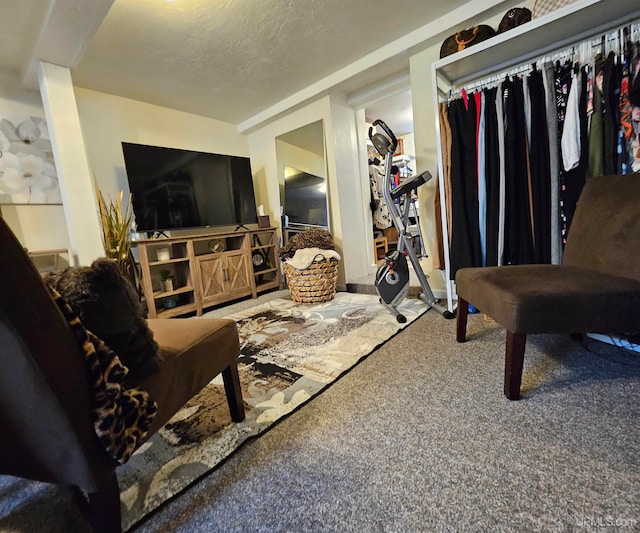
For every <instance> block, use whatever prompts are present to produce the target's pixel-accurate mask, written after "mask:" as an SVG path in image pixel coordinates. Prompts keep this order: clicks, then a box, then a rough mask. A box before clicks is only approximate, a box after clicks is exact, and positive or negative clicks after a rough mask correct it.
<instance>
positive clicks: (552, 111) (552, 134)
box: [543, 61, 562, 265]
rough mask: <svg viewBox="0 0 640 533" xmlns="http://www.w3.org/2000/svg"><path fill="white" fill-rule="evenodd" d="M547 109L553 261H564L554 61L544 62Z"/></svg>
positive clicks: (553, 262)
mask: <svg viewBox="0 0 640 533" xmlns="http://www.w3.org/2000/svg"><path fill="white" fill-rule="evenodd" d="M543 81H544V91H545V111H546V113H547V131H548V138H549V176H550V198H551V263H552V264H554V265H559V264H560V263H561V262H562V238H561V235H560V154H559V152H558V142H557V139H558V135H559V133H558V109H557V107H556V96H555V69H554V66H553V63H552V62H550V61H548V62H546V63H545V64H544V79H543Z"/></svg>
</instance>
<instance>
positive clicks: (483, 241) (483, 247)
mask: <svg viewBox="0 0 640 533" xmlns="http://www.w3.org/2000/svg"><path fill="white" fill-rule="evenodd" d="M475 97H476V113H477V119H476V120H477V132H478V133H477V135H476V149H477V153H478V230H479V232H480V256H481V262H480V265H481V266H486V265H487V176H486V171H485V121H484V105H485V100H484V93H483V92H478V93H475Z"/></svg>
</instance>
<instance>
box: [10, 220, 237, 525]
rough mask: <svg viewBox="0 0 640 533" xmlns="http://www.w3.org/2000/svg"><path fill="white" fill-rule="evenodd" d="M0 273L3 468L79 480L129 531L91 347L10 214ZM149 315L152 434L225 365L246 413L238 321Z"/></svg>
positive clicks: (94, 503)
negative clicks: (101, 416) (154, 353)
mask: <svg viewBox="0 0 640 533" xmlns="http://www.w3.org/2000/svg"><path fill="white" fill-rule="evenodd" d="M0 272H2V274H3V275H2V283H0V354H1V356H2V362H3V365H2V366H3V370H2V372H0V432H1V433H2V439H0V473H2V474H7V475H12V476H18V477H23V478H28V479H33V480H39V481H44V482H50V483H58V484H66V485H72V486H77V487H79V488H81V489H83V490H85V491H86V492H87V493H88V494H89V508H90V513H91V518H92V522H93V526H94V529H95V530H96V531H109V532H111V531H120V529H121V523H120V494H119V488H118V481H117V478H116V473H115V472H116V466H117V464H118V463H117V462H116V461H115V460H114V459H113V458H112V457H111V455H109V454H108V453H107V452H106V451H105V449H104V448H103V447H102V446H101V444H100V442H99V440H98V437H97V436H96V433H95V431H94V425H93V422H92V396H91V386H90V382H89V377H88V372H87V368H86V366H85V360H84V352H83V350H82V349H81V347H80V345H79V344H78V342H77V340H76V338H75V337H74V334H73V331H72V329H71V327H70V326H69V324H68V322H67V321H66V320H65V318H64V316H63V314H62V313H61V311H60V310H59V308H58V307H57V305H56V303H55V302H54V299H53V298H52V296H51V294H50V292H49V289H48V288H47V287H46V285H45V284H44V282H43V280H42V278H41V277H40V275H39V273H38V271H37V270H36V268H35V267H34V265H33V263H32V262H31V260H30V259H29V257H28V256H27V254H26V253H25V251H24V249H23V248H22V246H21V245H20V243H19V242H18V240H17V239H16V238H15V236H14V235H13V234H12V232H11V231H10V229H9V228H8V226H7V225H6V223H5V222H4V221H3V220H2V218H0ZM148 322H149V326H150V328H151V329H152V331H153V333H154V337H155V339H156V341H157V342H158V344H159V345H160V353H161V356H162V358H163V363H162V365H161V367H160V369H159V370H158V371H157V372H156V373H155V374H153V375H152V376H150V377H149V378H146V379H145V380H144V381H143V383H142V384H141V387H142V388H143V389H144V390H146V391H148V393H149V394H150V395H151V398H152V399H153V400H155V402H156V403H157V406H158V410H157V413H156V415H155V418H154V419H153V421H152V423H151V425H150V428H149V433H148V435H147V437H146V438H147V439H148V438H149V436H151V435H153V434H154V433H155V432H156V431H157V430H158V429H159V428H160V427H161V426H162V425H163V424H165V423H166V422H167V421H168V420H169V419H170V418H171V417H172V416H173V415H174V414H175V413H176V412H177V411H178V410H179V409H180V407H182V405H184V403H186V402H187V400H189V399H190V398H191V397H193V396H194V395H195V394H196V393H198V392H199V391H200V390H201V389H202V388H203V387H204V386H205V385H206V384H207V383H209V381H211V380H212V379H213V378H214V377H215V376H217V375H218V374H220V373H222V377H223V380H224V385H225V390H226V395H227V400H228V403H229V408H230V411H231V419H232V420H234V421H241V420H243V419H244V407H243V402H242V394H241V390H240V381H239V377H238V368H237V359H238V355H239V351H240V350H239V341H238V332H237V328H236V325H235V323H234V322H233V321H232V320H227V319H188V318H187V319H170V320H161V319H156V320H149V321H148ZM140 444H142V441H141V442H139V443H138V446H139V445H140Z"/></svg>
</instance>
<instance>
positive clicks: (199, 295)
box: [136, 228, 282, 318]
mask: <svg viewBox="0 0 640 533" xmlns="http://www.w3.org/2000/svg"><path fill="white" fill-rule="evenodd" d="M136 245H137V246H138V250H139V252H140V268H141V271H142V289H143V291H144V297H145V299H146V301H147V307H148V309H149V318H171V317H174V316H178V315H184V314H187V313H193V312H195V313H196V314H197V315H198V316H200V315H202V311H203V309H204V308H206V307H210V306H214V305H219V304H222V303H225V302H229V301H231V300H235V299H238V298H242V297H245V296H249V295H250V296H252V297H253V298H256V297H257V295H258V294H259V293H261V292H264V291H266V290H269V289H275V288H282V277H281V275H280V260H279V256H278V251H279V247H278V238H277V233H276V228H260V229H256V230H244V231H228V232H224V233H223V232H216V233H207V234H202V235H193V236H189V237H170V238H166V239H152V240H143V241H137V243H136ZM163 274H164V276H163ZM166 274H171V276H172V280H173V283H172V284H173V287H172V288H170V290H166V288H165V287H164V284H163V282H162V277H166Z"/></svg>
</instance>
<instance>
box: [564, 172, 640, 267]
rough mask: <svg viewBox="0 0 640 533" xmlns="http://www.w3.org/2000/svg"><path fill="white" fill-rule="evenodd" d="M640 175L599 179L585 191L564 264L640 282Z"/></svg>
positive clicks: (569, 239)
mask: <svg viewBox="0 0 640 533" xmlns="http://www.w3.org/2000/svg"><path fill="white" fill-rule="evenodd" d="M638 258H640V175H639V174H629V175H626V176H599V177H596V178H591V179H590V180H589V181H588V182H587V184H586V185H585V187H584V190H583V191H582V194H581V196H580V199H579V201H578V206H577V208H576V212H575V215H574V217H573V221H572V222H571V228H570V229H569V235H568V238H567V245H566V248H565V251H564V256H563V264H565V265H570V266H581V267H586V268H589V269H592V270H597V271H598V272H603V273H606V274H611V275H614V276H622V277H626V278H633V279H637V280H640V261H638V260H637V259H638Z"/></svg>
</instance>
